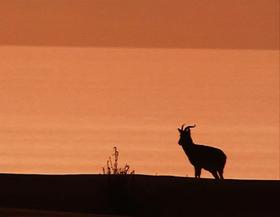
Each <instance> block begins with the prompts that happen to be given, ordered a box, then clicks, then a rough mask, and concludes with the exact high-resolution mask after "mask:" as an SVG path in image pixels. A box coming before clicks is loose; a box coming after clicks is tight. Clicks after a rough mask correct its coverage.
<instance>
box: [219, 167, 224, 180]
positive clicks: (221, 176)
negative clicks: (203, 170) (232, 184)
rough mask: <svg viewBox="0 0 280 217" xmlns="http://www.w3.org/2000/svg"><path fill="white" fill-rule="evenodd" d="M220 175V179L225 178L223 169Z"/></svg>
mask: <svg viewBox="0 0 280 217" xmlns="http://www.w3.org/2000/svg"><path fill="white" fill-rule="evenodd" d="M218 173H219V176H220V179H224V176H223V173H224V170H223V169H221V170H219V171H218Z"/></svg>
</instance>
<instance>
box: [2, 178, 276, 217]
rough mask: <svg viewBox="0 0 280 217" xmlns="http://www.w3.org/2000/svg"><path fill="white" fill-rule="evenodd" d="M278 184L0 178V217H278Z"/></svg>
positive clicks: (185, 180) (173, 179)
mask: <svg viewBox="0 0 280 217" xmlns="http://www.w3.org/2000/svg"><path fill="white" fill-rule="evenodd" d="M279 196H280V181H260V180H259V181H257V180H250V181H249V180H224V181H215V180H213V179H201V180H195V179H192V178H183V177H171V176H144V175H129V176H113V175H111V176H110V175H18V174H0V207H1V208H0V217H2V216H3V217H6V216H7V217H8V216H14V217H33V216H34V217H35V216H36V217H37V216H44V217H66V216H69V217H103V216H104V217H105V216H106V217H107V216H137V217H138V216H139V217H146V216H153V217H154V216H163V217H165V216H168V217H180V216H186V217H188V216H190V217H192V216H196V217H199V216H203V217H210V216H215V217H219V216H221V217H239V216H246V217H251V216H252V217H253V216H254V217H263V216H265V217H274V216H275V217H276V216H279V213H280V207H279Z"/></svg>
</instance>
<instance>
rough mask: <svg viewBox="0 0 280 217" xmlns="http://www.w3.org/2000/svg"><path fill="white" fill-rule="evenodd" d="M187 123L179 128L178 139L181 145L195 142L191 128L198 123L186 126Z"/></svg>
mask: <svg viewBox="0 0 280 217" xmlns="http://www.w3.org/2000/svg"><path fill="white" fill-rule="evenodd" d="M184 126H185V124H183V125H182V126H181V128H178V131H179V133H180V139H179V141H178V144H179V145H184V144H193V141H192V138H191V130H190V129H191V128H194V127H195V126H196V125H195V124H194V125H193V126H187V127H185V128H184Z"/></svg>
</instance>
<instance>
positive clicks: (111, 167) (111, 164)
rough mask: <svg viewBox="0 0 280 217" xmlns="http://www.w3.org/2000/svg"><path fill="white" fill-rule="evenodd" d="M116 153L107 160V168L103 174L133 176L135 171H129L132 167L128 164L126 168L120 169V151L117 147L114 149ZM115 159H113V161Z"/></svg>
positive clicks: (104, 168)
mask: <svg viewBox="0 0 280 217" xmlns="http://www.w3.org/2000/svg"><path fill="white" fill-rule="evenodd" d="M113 150H114V152H113V154H112V155H111V156H109V159H108V160H107V164H106V167H103V168H102V170H103V174H104V175H105V174H106V175H111V174H113V175H131V174H134V173H135V170H132V171H129V170H130V166H129V165H128V164H127V163H126V164H125V166H124V167H119V165H118V160H119V151H118V148H117V147H114V148H113ZM112 157H113V159H112Z"/></svg>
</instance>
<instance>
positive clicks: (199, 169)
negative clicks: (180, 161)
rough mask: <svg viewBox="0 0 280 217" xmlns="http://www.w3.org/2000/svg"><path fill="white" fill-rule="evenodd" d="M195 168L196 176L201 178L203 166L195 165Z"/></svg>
mask: <svg viewBox="0 0 280 217" xmlns="http://www.w3.org/2000/svg"><path fill="white" fill-rule="evenodd" d="M194 170H195V178H200V174H201V168H199V167H195V168H194Z"/></svg>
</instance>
